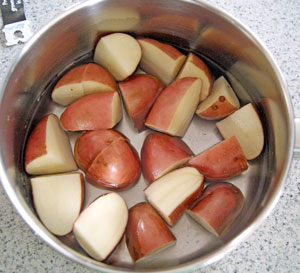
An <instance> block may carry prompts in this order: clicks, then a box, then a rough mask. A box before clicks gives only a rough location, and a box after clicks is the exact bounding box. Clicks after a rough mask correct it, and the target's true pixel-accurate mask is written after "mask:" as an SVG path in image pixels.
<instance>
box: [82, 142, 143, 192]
mask: <svg viewBox="0 0 300 273" xmlns="http://www.w3.org/2000/svg"><path fill="white" fill-rule="evenodd" d="M140 175H141V164H140V159H139V156H138V153H137V152H136V150H135V149H134V148H133V146H131V145H130V144H129V143H128V142H127V141H126V140H124V139H122V138H119V139H118V140H116V141H114V142H113V143H112V144H110V145H108V146H107V147H106V148H105V149H104V150H103V151H102V152H101V153H99V154H98V155H97V156H96V158H95V159H94V161H93V162H92V163H91V165H90V167H89V168H88V169H87V171H86V179H87V181H88V182H90V183H91V184H93V185H95V186H97V187H104V188H108V189H116V190H121V189H125V188H129V187H131V186H133V184H135V183H136V182H137V181H138V179H139V178H140Z"/></svg>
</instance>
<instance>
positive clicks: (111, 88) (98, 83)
mask: <svg viewBox="0 0 300 273" xmlns="http://www.w3.org/2000/svg"><path fill="white" fill-rule="evenodd" d="M117 90H118V87H117V84H116V81H115V80H114V78H113V77H112V76H111V74H110V73H109V72H108V71H107V70H106V69H104V68H103V67H101V66H99V65H97V64H94V63H89V64H83V65H79V66H76V67H74V68H72V69H71V70H70V71H68V72H67V73H66V74H65V75H63V76H62V78H61V79H60V80H59V81H58V82H57V84H56V85H55V87H54V89H53V91H52V95H51V96H52V99H53V101H55V102H56V103H58V104H61V105H64V106H66V105H69V104H71V103H72V102H74V101H75V100H77V99H79V98H81V97H83V96H86V95H89V94H94V93H98V92H115V91H117Z"/></svg>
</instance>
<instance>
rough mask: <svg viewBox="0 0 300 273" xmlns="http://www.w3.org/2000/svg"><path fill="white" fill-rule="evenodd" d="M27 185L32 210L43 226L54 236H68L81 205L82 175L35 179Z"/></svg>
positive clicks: (38, 177)
mask: <svg viewBox="0 0 300 273" xmlns="http://www.w3.org/2000/svg"><path fill="white" fill-rule="evenodd" d="M30 183H31V189H32V197H33V204H34V208H35V210H36V212H37V214H38V216H39V218H40V219H41V221H42V223H43V224H44V225H45V226H46V228H47V229H48V230H49V231H51V232H52V233H53V234H55V235H58V236H63V235H66V234H68V233H70V232H71V231H72V228H73V224H74V222H75V220H76V219H77V217H78V215H79V213H80V210H81V208H82V205H83V200H84V179H83V176H82V174H81V173H78V172H74V173H65V174H56V175H44V176H37V177H34V178H31V179H30Z"/></svg>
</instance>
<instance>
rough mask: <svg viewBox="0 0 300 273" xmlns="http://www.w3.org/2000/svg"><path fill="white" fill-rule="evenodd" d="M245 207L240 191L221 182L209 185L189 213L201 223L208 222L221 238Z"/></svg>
mask: <svg viewBox="0 0 300 273" xmlns="http://www.w3.org/2000/svg"><path fill="white" fill-rule="evenodd" d="M243 206H244V196H243V194H242V192H241V191H240V189H239V188H237V187H236V186H234V185H233V184H231V183H229V182H219V183H214V184H210V185H208V186H207V187H206V188H205V190H204V191H203V193H202V195H201V196H200V198H199V200H198V201H197V203H196V204H194V205H193V206H192V207H191V208H190V209H189V211H188V213H189V214H190V215H191V214H192V216H193V218H194V219H196V221H198V222H199V223H201V221H202V222H203V221H204V222H206V223H207V225H208V226H210V228H212V229H213V230H214V231H215V233H216V235H219V236H220V235H222V233H223V232H224V231H225V230H226V229H227V228H228V227H229V226H230V225H231V224H232V223H233V221H234V220H235V219H236V218H237V217H238V215H239V214H240V212H241V210H242V209H243ZM210 231H211V230H210ZM213 233H214V232H213Z"/></svg>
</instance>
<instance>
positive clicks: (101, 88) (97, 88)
mask: <svg viewBox="0 0 300 273" xmlns="http://www.w3.org/2000/svg"><path fill="white" fill-rule="evenodd" d="M82 86H83V89H84V96H87V95H90V94H95V93H100V92H114V91H116V90H114V89H113V88H112V87H110V86H108V85H106V84H103V83H99V82H96V81H83V82H82Z"/></svg>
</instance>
